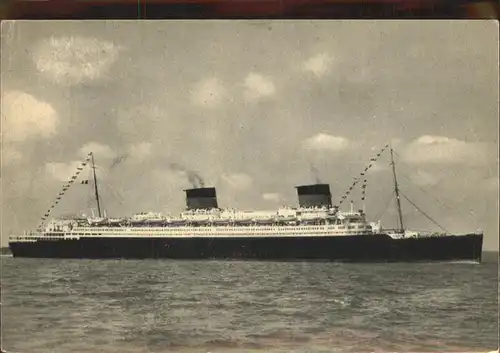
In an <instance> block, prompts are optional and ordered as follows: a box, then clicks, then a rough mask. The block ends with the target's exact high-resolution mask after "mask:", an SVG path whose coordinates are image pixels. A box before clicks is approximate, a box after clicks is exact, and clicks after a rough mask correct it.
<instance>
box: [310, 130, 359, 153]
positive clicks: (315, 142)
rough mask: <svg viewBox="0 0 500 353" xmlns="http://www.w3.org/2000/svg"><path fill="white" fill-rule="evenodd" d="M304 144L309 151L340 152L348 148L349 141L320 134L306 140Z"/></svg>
mask: <svg viewBox="0 0 500 353" xmlns="http://www.w3.org/2000/svg"><path fill="white" fill-rule="evenodd" d="M302 144H303V147H304V148H306V149H309V150H324V151H339V150H343V149H345V148H347V146H348V145H349V141H348V140H347V139H346V138H344V137H340V136H332V135H328V134H323V133H319V134H317V135H314V136H312V137H309V138H307V139H305V140H304V141H303V142H302Z"/></svg>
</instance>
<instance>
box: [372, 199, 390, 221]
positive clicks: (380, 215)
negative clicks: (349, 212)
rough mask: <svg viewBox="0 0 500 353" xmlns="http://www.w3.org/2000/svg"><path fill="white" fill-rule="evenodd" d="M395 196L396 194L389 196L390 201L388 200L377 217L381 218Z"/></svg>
mask: <svg viewBox="0 0 500 353" xmlns="http://www.w3.org/2000/svg"><path fill="white" fill-rule="evenodd" d="M394 197H395V195H394V194H392V195H391V197H390V198H389V201H388V202H387V204H386V205H385V208H384V210H383V211H382V212H381V213H380V214H379V216H377V217H375V219H381V218H382V217H383V215H384V213H385V211H387V208H388V207H389V205H390V204H391V202H392V200H394Z"/></svg>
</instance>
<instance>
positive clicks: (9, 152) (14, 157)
mask: <svg viewBox="0 0 500 353" xmlns="http://www.w3.org/2000/svg"><path fill="white" fill-rule="evenodd" d="M1 152H2V158H1V162H2V166H7V165H10V164H15V163H17V162H19V161H21V159H22V158H23V155H22V153H21V152H19V151H18V150H16V149H14V148H13V147H12V146H9V145H8V144H4V145H3V148H2V151H1Z"/></svg>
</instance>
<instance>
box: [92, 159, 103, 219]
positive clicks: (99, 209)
mask: <svg viewBox="0 0 500 353" xmlns="http://www.w3.org/2000/svg"><path fill="white" fill-rule="evenodd" d="M90 153H91V156H92V159H91V161H92V171H93V174H94V191H95V199H96V202H97V213H98V215H99V218H101V204H100V202H99V190H98V189H97V177H96V174H95V163H94V153H92V152H90Z"/></svg>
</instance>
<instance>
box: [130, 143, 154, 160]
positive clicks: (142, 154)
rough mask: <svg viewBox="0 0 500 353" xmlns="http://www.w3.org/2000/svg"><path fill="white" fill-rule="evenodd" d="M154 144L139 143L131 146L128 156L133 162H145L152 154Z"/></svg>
mask: <svg viewBox="0 0 500 353" xmlns="http://www.w3.org/2000/svg"><path fill="white" fill-rule="evenodd" d="M151 147H152V144H151V142H139V143H136V144H134V145H131V146H130V147H129V149H128V156H129V157H130V158H131V159H132V160H133V161H138V162H140V161H143V160H144V159H146V158H148V157H149V156H150V155H151V154H152V153H153V151H152V149H151Z"/></svg>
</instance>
